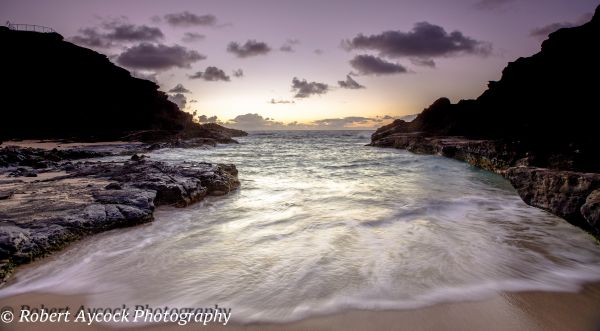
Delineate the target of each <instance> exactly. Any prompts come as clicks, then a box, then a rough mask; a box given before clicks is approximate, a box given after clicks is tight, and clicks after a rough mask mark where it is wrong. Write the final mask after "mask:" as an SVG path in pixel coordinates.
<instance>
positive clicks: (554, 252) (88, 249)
mask: <svg viewBox="0 0 600 331" xmlns="http://www.w3.org/2000/svg"><path fill="white" fill-rule="evenodd" d="M368 136H369V135H368V133H365V132H264V133H255V134H252V135H250V136H249V137H245V138H242V139H240V141H241V143H240V144H239V145H231V146H220V147H218V148H216V149H195V150H189V149H188V150H186V149H172V150H162V151H157V152H155V153H153V154H151V158H152V159H164V160H171V161H175V162H185V161H190V160H204V161H209V162H226V163H235V164H237V165H238V169H239V171H240V180H241V182H242V188H241V190H239V191H238V192H236V193H233V194H231V195H229V196H226V197H219V198H208V199H207V200H205V201H204V202H202V203H199V204H196V205H193V206H191V207H188V208H183V209H175V208H161V209H160V210H159V211H158V212H157V213H156V220H155V222H153V223H151V224H147V225H143V226H139V227H135V228H131V229H120V230H115V231H111V232H109V233H105V234H102V235H98V236H95V237H93V238H90V239H87V240H84V241H83V242H80V243H77V244H75V245H73V246H72V247H71V248H69V249H67V250H65V251H64V252H61V253H59V254H56V255H55V256H54V257H52V258H50V259H48V260H47V261H46V262H44V263H41V264H40V265H38V266H36V267H34V268H28V269H25V270H22V271H20V272H18V273H17V274H16V279H17V280H16V282H14V283H13V284H11V285H10V286H8V287H6V288H4V289H3V290H1V291H0V295H9V294H14V293H19V292H24V291H32V290H40V291H52V292H59V293H92V295H91V300H92V303H93V304H96V305H104V306H107V305H110V304H113V305H114V304H122V303H128V304H131V305H134V304H139V303H143V304H150V305H156V306H164V305H170V306H177V305H180V306H198V307H202V306H210V305H214V304H215V303H218V304H219V306H225V307H231V308H232V309H233V310H232V313H233V317H232V318H233V319H237V320H238V321H251V320H261V321H265V320H275V321H284V320H291V319H297V318H301V317H304V316H307V315H311V314H320V313H328V312H333V311H338V310H341V309H349V308H367V309H389V308H408V307H417V306H422V305H428V304H431V303H434V302H439V301H444V300H463V299H476V298H478V297H481V296H485V295H487V294H489V293H494V292H496V291H499V290H527V289H541V290H576V289H578V285H579V284H581V283H582V282H584V281H590V280H599V279H600V263H599V262H600V249H599V247H598V246H596V244H595V242H594V240H593V239H592V238H591V237H590V236H588V235H587V234H585V233H584V232H583V231H581V230H579V229H577V228H575V227H573V226H571V225H569V224H567V223H566V222H564V221H562V220H561V219H559V218H557V217H554V216H552V215H550V214H548V213H546V212H543V211H541V210H538V209H535V208H532V207H529V206H527V205H525V204H524V203H523V202H522V201H521V200H520V199H519V197H518V196H517V195H516V193H515V192H514V190H513V189H512V188H511V187H510V185H509V184H508V183H507V182H506V181H505V180H504V179H502V178H501V177H500V176H497V175H495V174H491V173H488V172H485V171H482V170H479V169H476V168H473V167H470V166H468V165H466V164H464V163H460V162H457V161H453V160H449V159H445V158H442V157H436V156H423V155H414V154H410V153H407V152H405V151H399V150H391V149H377V148H371V147H365V146H364V144H365V143H367V142H368Z"/></svg>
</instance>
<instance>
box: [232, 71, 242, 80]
mask: <svg viewBox="0 0 600 331" xmlns="http://www.w3.org/2000/svg"><path fill="white" fill-rule="evenodd" d="M233 77H236V78H242V77H244V70H242V69H237V70H234V71H233Z"/></svg>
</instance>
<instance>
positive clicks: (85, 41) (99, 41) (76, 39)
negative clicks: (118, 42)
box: [69, 28, 113, 48]
mask: <svg viewBox="0 0 600 331" xmlns="http://www.w3.org/2000/svg"><path fill="white" fill-rule="evenodd" d="M69 40H70V41H71V42H73V43H75V44H77V45H80V46H87V47H92V48H110V47H112V46H113V43H112V42H111V41H110V40H108V39H106V38H105V36H104V34H102V33H100V32H98V29H96V28H82V29H79V35H77V36H73V37H71V38H70V39H69Z"/></svg>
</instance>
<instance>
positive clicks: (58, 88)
mask: <svg viewBox="0 0 600 331" xmlns="http://www.w3.org/2000/svg"><path fill="white" fill-rule="evenodd" d="M0 44H1V45H2V52H0V69H1V71H2V80H0V91H2V95H3V96H4V97H3V98H2V100H0V112H1V114H0V115H1V116H2V120H1V121H0V140H2V139H12V138H70V139H77V140H116V139H123V137H125V138H130V139H137V138H141V139H144V140H161V139H165V138H169V137H173V136H176V135H183V136H184V138H190V137H206V138H212V139H215V140H217V141H221V142H227V141H228V140H231V135H230V134H231V133H233V132H229V131H226V130H222V129H224V128H222V127H220V128H222V129H218V128H216V127H205V126H201V125H199V124H196V123H193V122H192V115H190V114H188V113H185V112H183V111H180V110H179V108H178V107H177V106H176V105H175V104H174V103H172V102H170V101H168V100H167V95H166V94H165V93H163V92H161V91H159V90H158V86H157V85H156V84H154V83H153V82H151V81H148V80H143V79H138V78H134V77H132V76H131V75H130V73H129V72H128V71H127V70H125V69H123V68H120V67H118V66H116V65H114V64H113V63H111V62H110V61H109V59H108V58H107V57H106V56H105V55H102V54H99V53H97V52H95V51H92V50H90V49H87V48H83V47H79V46H76V45H74V44H71V43H69V42H66V41H64V40H63V37H62V36H61V35H59V34H57V33H36V32H27V31H12V30H9V29H7V28H5V27H0ZM216 129H218V130H216ZM138 131H143V132H144V133H143V134H142V133H138V134H137V135H133V136H130V134H132V133H135V132H138Z"/></svg>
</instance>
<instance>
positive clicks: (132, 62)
mask: <svg viewBox="0 0 600 331" xmlns="http://www.w3.org/2000/svg"><path fill="white" fill-rule="evenodd" d="M204 59H206V56H204V55H202V54H200V53H198V52H196V51H194V50H188V49H187V48H185V47H182V46H179V45H174V46H166V45H163V44H150V43H141V44H139V45H136V46H133V47H130V48H128V49H126V50H125V51H124V52H123V53H121V55H119V56H118V57H117V58H116V61H117V63H119V64H120V65H123V66H125V67H128V68H134V69H146V70H157V71H160V70H167V69H171V68H174V67H177V68H189V67H190V65H191V64H192V63H194V62H196V61H200V60H204Z"/></svg>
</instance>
